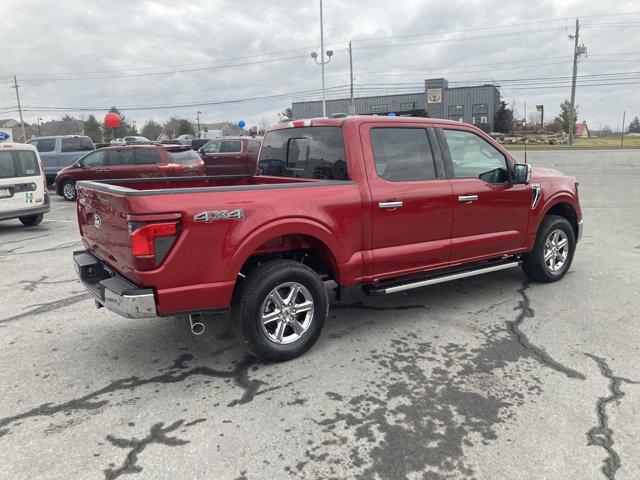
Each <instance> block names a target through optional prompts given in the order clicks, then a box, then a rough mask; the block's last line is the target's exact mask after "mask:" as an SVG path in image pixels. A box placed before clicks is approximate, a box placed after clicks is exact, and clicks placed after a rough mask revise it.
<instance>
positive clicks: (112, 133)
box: [100, 107, 136, 142]
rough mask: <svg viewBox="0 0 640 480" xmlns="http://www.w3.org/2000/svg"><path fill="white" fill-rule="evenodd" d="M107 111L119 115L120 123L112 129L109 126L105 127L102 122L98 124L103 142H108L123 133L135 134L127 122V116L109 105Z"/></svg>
mask: <svg viewBox="0 0 640 480" xmlns="http://www.w3.org/2000/svg"><path fill="white" fill-rule="evenodd" d="M109 112H113V113H117V114H118V115H119V116H120V119H121V122H120V125H119V126H118V127H117V128H115V129H113V128H111V127H107V126H106V125H105V123H104V122H102V123H101V124H100V127H101V128H102V138H103V139H104V141H105V142H109V141H111V140H112V139H114V138H121V137H124V136H125V135H135V134H136V131H135V129H134V128H133V126H132V125H130V124H129V123H128V122H127V117H126V116H125V115H123V114H122V113H120V110H118V109H117V108H116V107H111V108H110V109H109Z"/></svg>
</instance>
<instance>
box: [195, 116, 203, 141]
mask: <svg viewBox="0 0 640 480" xmlns="http://www.w3.org/2000/svg"><path fill="white" fill-rule="evenodd" d="M201 113H202V112H201V111H200V110H198V112H197V113H196V116H197V118H198V138H200V114H201Z"/></svg>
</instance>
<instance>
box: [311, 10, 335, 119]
mask: <svg viewBox="0 0 640 480" xmlns="http://www.w3.org/2000/svg"><path fill="white" fill-rule="evenodd" d="M326 54H327V57H328V59H327V61H325V60H324V55H325V51H324V25H323V23H322V0H320V61H319V62H318V53H317V52H311V58H313V60H314V61H315V62H316V63H317V64H318V65H320V66H321V67H322V116H323V117H326V116H327V100H326V97H325V84H324V66H325V65H326V64H327V63H329V62H330V61H331V57H332V56H333V50H327V51H326Z"/></svg>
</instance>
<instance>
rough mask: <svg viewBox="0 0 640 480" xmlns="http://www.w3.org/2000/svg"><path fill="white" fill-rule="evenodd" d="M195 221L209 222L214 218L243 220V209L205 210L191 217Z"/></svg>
mask: <svg viewBox="0 0 640 480" xmlns="http://www.w3.org/2000/svg"><path fill="white" fill-rule="evenodd" d="M193 220H194V221H195V222H205V223H211V222H213V221H215V220H244V210H242V209H241V208H236V209H235V210H207V211H205V212H200V213H199V214H197V215H195V216H194V217H193Z"/></svg>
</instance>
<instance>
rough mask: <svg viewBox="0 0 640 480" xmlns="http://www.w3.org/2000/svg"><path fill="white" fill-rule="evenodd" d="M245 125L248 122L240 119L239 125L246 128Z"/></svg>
mask: <svg viewBox="0 0 640 480" xmlns="http://www.w3.org/2000/svg"><path fill="white" fill-rule="evenodd" d="M245 125H246V123H244V120H240V121H239V122H238V126H239V127H240V128H244V126H245Z"/></svg>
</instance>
